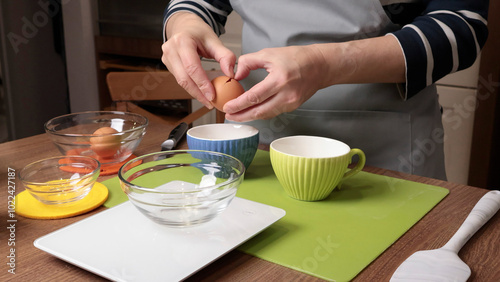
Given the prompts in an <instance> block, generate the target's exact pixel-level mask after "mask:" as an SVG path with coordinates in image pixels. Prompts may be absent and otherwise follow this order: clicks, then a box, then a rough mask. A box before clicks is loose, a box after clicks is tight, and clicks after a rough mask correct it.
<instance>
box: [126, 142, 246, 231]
mask: <svg viewBox="0 0 500 282" xmlns="http://www.w3.org/2000/svg"><path fill="white" fill-rule="evenodd" d="M244 173H245V167H244V165H243V163H242V162H241V161H240V160H238V159H236V158H234V157H232V156H230V155H226V154H222V153H216V152H209V151H197V150H178V151H167V152H158V153H153V154H149V155H145V156H141V157H138V158H135V159H133V160H130V161H129V162H127V163H125V164H124V165H123V166H122V167H121V168H120V170H119V172H118V177H119V179H120V185H121V188H122V190H123V191H124V192H125V194H127V196H128V198H129V200H130V201H131V202H132V203H133V204H134V206H135V207H136V208H137V209H138V210H139V211H140V212H142V213H143V214H144V215H146V217H148V218H149V219H151V220H153V221H154V222H156V223H160V224H163V225H167V226H171V227H187V226H194V225H198V224H201V223H204V222H208V221H210V220H212V219H214V218H215V217H216V216H217V215H218V214H220V213H221V212H222V211H224V210H225V209H226V207H227V206H228V205H229V204H230V203H231V201H232V199H233V198H234V196H235V194H236V191H237V189H238V187H239V185H240V184H241V182H242V181H243V177H244Z"/></svg>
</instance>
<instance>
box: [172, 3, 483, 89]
mask: <svg viewBox="0 0 500 282" xmlns="http://www.w3.org/2000/svg"><path fill="white" fill-rule="evenodd" d="M380 2H381V4H382V6H383V8H384V10H385V12H386V14H387V16H388V17H389V18H390V19H391V21H392V22H393V23H395V24H398V25H400V26H401V29H400V30H397V31H395V32H392V33H390V34H392V35H393V36H395V37H396V38H397V39H398V41H399V43H400V45H401V48H402V50H403V53H404V57H405V62H406V84H405V90H406V91H405V94H404V99H407V98H410V97H412V96H413V95H415V94H417V93H418V92H419V91H420V90H422V89H424V88H425V87H427V86H429V85H431V84H433V83H434V82H436V81H437V80H439V79H441V78H442V77H444V76H445V75H447V74H450V73H453V72H456V71H459V70H463V69H466V68H468V67H470V66H471V65H472V64H473V63H474V61H475V60H476V58H477V56H478V55H479V52H480V50H481V48H482V47H483V46H484V44H485V42H486V38H487V36H488V30H487V20H486V19H487V14H488V4H489V1H488V0H461V1H457V0H455V1H454V0H380ZM179 11H189V12H192V13H195V14H197V15H198V16H200V17H201V18H202V19H203V20H204V21H205V22H206V23H207V24H208V25H210V26H211V27H212V29H213V30H214V32H215V33H216V34H218V35H221V34H222V33H224V25H225V23H226V20H227V16H228V15H229V13H231V11H232V7H231V4H230V1H229V0H216V1H215V0H205V1H203V0H173V1H170V3H169V5H168V6H167V8H166V9H165V13H164V23H165V22H166V21H167V20H168V18H169V17H170V16H172V15H173V14H174V13H176V12H179ZM164 34H165V33H164Z"/></svg>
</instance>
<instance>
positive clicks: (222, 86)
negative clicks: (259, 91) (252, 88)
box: [211, 76, 245, 111]
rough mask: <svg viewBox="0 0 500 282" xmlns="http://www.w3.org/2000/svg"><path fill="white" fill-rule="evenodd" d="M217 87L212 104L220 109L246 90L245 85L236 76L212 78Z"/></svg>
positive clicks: (215, 87)
mask: <svg viewBox="0 0 500 282" xmlns="http://www.w3.org/2000/svg"><path fill="white" fill-rule="evenodd" d="M212 84H213V86H214V89H215V98H214V99H213V100H212V101H211V103H212V105H213V106H214V107H215V108H216V109H217V110H219V111H222V109H223V108H224V105H225V104H226V103H227V102H228V101H230V100H233V99H235V98H237V97H238V96H240V95H241V94H243V92H245V89H243V86H241V84H240V83H239V82H238V81H237V80H235V79H234V78H229V77H227V76H219V77H216V78H214V79H213V80H212Z"/></svg>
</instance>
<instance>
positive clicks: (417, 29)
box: [392, 0, 489, 99]
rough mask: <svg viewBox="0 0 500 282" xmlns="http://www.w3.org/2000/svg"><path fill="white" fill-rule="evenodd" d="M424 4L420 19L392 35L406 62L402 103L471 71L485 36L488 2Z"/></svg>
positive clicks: (450, 0) (437, 1) (445, 0)
mask: <svg viewBox="0 0 500 282" xmlns="http://www.w3.org/2000/svg"><path fill="white" fill-rule="evenodd" d="M423 4H424V6H425V9H424V12H423V13H422V15H420V16H418V17H416V18H415V19H414V20H413V21H412V22H411V23H409V24H406V25H404V26H403V28H402V29H401V30H398V31H396V32H393V33H392V34H393V35H394V36H396V38H397V39H398V40H399V43H400V45H401V47H402V50H403V53H404V56H405V61H406V89H405V90H406V91H405V93H404V97H403V98H404V99H407V98H410V97H412V96H414V95H415V94H417V93H418V92H419V91H420V90H422V89H424V88H425V87H427V86H428V85H430V84H432V83H434V82H436V81H437V80H439V79H441V78H442V77H444V76H445V75H447V74H449V73H453V72H456V71H459V70H463V69H466V68H468V67H470V66H471V65H472V64H473V63H474V61H475V60H476V58H477V56H478V55H479V52H480V50H481V48H482V47H483V46H484V44H485V42H486V38H487V36H488V30H487V21H486V19H487V13H488V4H489V3H488V0H462V1H454V0H430V1H429V0H426V1H423Z"/></svg>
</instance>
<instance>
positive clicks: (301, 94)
mask: <svg viewBox="0 0 500 282" xmlns="http://www.w3.org/2000/svg"><path fill="white" fill-rule="evenodd" d="M325 65H326V63H325V58H324V57H323V54H322V53H321V52H320V51H319V50H318V49H317V48H316V45H308V46H290V47H282V48H268V49H263V50H261V51H259V52H256V53H251V54H246V55H242V56H241V57H240V58H239V59H238V69H237V72H236V74H235V79H236V80H240V79H243V78H245V77H247V76H248V74H249V73H250V71H251V70H256V69H260V68H263V69H265V70H266V71H267V72H268V75H267V76H266V78H265V79H264V80H263V81H261V82H259V83H258V84H256V85H254V86H253V87H252V88H251V89H249V90H248V91H246V92H245V93H244V94H243V95H241V96H240V97H238V98H236V99H234V100H232V101H229V102H228V103H226V105H225V106H224V112H226V118H227V119H229V120H233V121H241V122H242V121H250V120H256V119H269V118H272V117H275V116H277V115H278V114H280V113H283V112H290V111H293V110H295V109H297V108H298V107H299V106H300V105H301V104H303V103H304V102H305V101H307V100H308V99H309V98H310V97H311V96H312V95H313V94H314V93H316V91H318V90H319V89H321V88H323V87H326V86H327V84H325V83H326V80H325V76H324V75H323V73H324V72H325V71H326V69H325Z"/></svg>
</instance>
